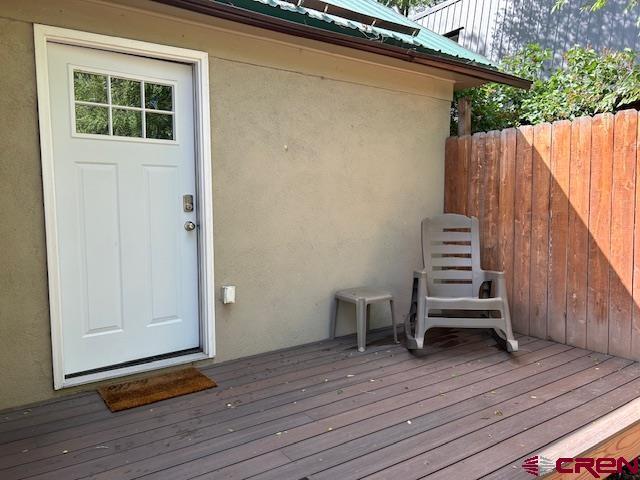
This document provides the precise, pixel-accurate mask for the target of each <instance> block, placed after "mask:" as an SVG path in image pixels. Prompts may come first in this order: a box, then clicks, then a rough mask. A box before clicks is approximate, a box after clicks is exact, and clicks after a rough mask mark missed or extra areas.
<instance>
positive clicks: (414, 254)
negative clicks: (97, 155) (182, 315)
mask: <svg viewBox="0 0 640 480" xmlns="http://www.w3.org/2000/svg"><path fill="white" fill-rule="evenodd" d="M145 5H146V4H145V3H144V2H136V3H134V4H133V6H134V7H136V8H137V7H140V6H145ZM136 8H133V9H132V8H121V6H114V5H110V4H106V3H103V2H89V1H71V0H64V1H50V2H39V1H35V0H19V1H13V0H11V1H4V2H2V4H0V65H2V70H1V72H0V92H2V95H0V112H3V114H2V115H0V145H1V146H2V148H1V149H0V205H1V206H2V221H1V222H0V367H1V368H2V380H1V383H0V408H4V407H9V406H13V405H17V404H23V403H28V402H34V401H38V400H41V399H46V398H49V397H52V396H54V395H58V394H60V392H54V391H53V389H52V374H51V348H50V328H49V315H48V300H47V296H48V293H47V269H46V251H45V234H44V218H43V206H42V202H43V200H42V178H41V167H40V155H39V139H38V124H37V109H36V87H35V64H34V52H33V23H34V22H35V23H44V24H49V25H56V26H61V27H68V28H75V29H80V30H87V31H92V32H96V33H105V34H112V35H117V36H123V37H127V38H135V39H140V40H146V41H152V42H158V43H165V44H170V45H175V46H181V47H186V48H194V49H199V50H205V51H207V52H209V54H210V66H211V68H210V81H211V115H212V118H211V124H212V158H213V171H214V217H215V219H214V231H215V281H216V291H215V292H212V294H215V295H216V296H218V295H219V292H218V290H219V286H220V285H222V284H234V285H236V286H237V289H238V290H237V303H236V304H235V305H230V306H223V305H222V304H221V303H219V302H218V303H217V307H216V336H217V352H218V355H217V358H216V361H223V360H228V359H231V358H235V357H239V356H244V355H250V354H255V353H259V352H262V351H267V350H273V349H277V348H282V347H286V346H291V345H295V344H300V343H305V342H310V341H314V340H319V339H322V338H325V337H326V336H327V334H328V324H329V315H330V311H331V302H332V292H333V291H335V290H336V289H339V288H344V287H349V286H356V285H361V284H372V285H384V286H386V287H388V288H389V289H391V290H392V291H393V292H394V293H395V294H396V295H397V299H398V313H400V314H403V313H404V312H405V311H406V308H407V304H408V300H409V298H408V297H409V295H410V291H409V288H410V280H411V272H412V269H413V268H414V267H416V266H418V265H419V259H420V254H419V240H420V237H419V222H420V219H421V218H422V217H423V216H426V215H431V214H435V213H438V212H440V211H441V209H442V197H443V176H444V172H443V169H444V166H443V162H444V139H445V137H446V135H447V133H448V115H449V99H450V98H451V92H452V84H451V83H450V82H449V81H444V80H438V79H435V78H433V77H431V76H428V75H426V74H425V72H421V71H420V70H419V69H417V68H415V67H412V69H413V70H414V71H405V70H400V69H399V68H398V65H397V64H395V63H393V62H390V61H389V63H386V64H384V65H383V64H380V63H385V61H382V62H381V61H380V60H379V59H376V58H375V57H366V56H363V55H360V54H359V58H358V59H357V60H356V59H349V58H347V56H346V55H348V54H350V52H349V51H348V50H344V49H339V48H335V47H331V49H330V50H331V53H330V54H329V53H327V52H323V51H321V50H322V49H323V47H322V45H319V44H314V43H313V42H306V41H305V42H302V45H303V46H302V47H300V45H297V46H296V45H291V44H287V43H286V41H287V38H286V37H284V36H281V37H278V36H276V35H266V36H265V37H264V38H261V37H259V36H256V34H260V32H259V31H258V30H252V29H249V28H240V27H237V26H234V25H233V24H230V23H227V22H222V21H217V20H210V19H204V20H202V22H203V23H202V24H200V23H197V22H199V21H200V20H199V19H198V17H196V16H194V15H191V14H184V15H182V14H180V15H178V16H183V17H184V18H171V17H168V16H165V15H164V13H163V12H170V11H169V10H168V8H167V7H163V6H157V5H152V6H151V8H153V9H155V10H157V11H158V14H157V15H156V14H154V15H149V14H143V12H141V11H138V10H136ZM343 312H344V315H342V318H341V321H340V325H341V329H342V331H343V332H347V331H353V330H354V321H353V319H352V315H353V312H352V311H351V310H350V309H347V308H345V309H343ZM374 313H375V314H376V320H375V322H374V325H382V324H385V323H388V318H387V316H386V312H385V311H383V310H382V309H380V310H378V309H375V310H374ZM85 388H86V387H85ZM66 392H69V390H66V391H65V392H63V393H66Z"/></svg>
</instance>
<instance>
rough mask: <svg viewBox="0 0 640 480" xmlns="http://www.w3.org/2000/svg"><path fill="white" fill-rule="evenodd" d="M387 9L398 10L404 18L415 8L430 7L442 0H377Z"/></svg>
mask: <svg viewBox="0 0 640 480" xmlns="http://www.w3.org/2000/svg"><path fill="white" fill-rule="evenodd" d="M378 1H379V2H380V3H382V4H383V5H385V6H387V7H392V8H395V9H396V10H398V11H399V12H400V13H401V14H402V15H404V16H405V17H408V16H409V12H410V11H411V9H413V8H415V7H431V6H433V5H435V4H436V3H439V1H440V2H441V1H442V0H378Z"/></svg>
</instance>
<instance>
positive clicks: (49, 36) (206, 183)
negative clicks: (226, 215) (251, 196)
mask: <svg viewBox="0 0 640 480" xmlns="http://www.w3.org/2000/svg"><path fill="white" fill-rule="evenodd" d="M33 35H34V41H35V60H36V80H37V92H38V116H39V122H40V150H41V157H42V185H43V192H44V211H45V231H46V238H47V269H48V275H49V310H50V317H51V347H52V354H53V355H52V356H53V382H54V388H55V389H56V390H58V389H60V388H65V387H69V386H72V385H79V384H82V383H89V382H94V381H98V380H103V379H106V378H113V377H116V376H122V375H129V374H132V373H137V372H142V371H147V370H152V369H156V368H163V367H167V366H170V365H177V364H181V363H187V362H193V361H196V360H202V359H205V358H212V357H214V356H215V338H214V335H215V328H214V326H215V298H214V293H213V292H214V288H213V285H214V278H213V273H214V266H213V181H212V172H211V170H212V169H211V129H210V122H209V58H208V54H207V53H206V52H200V51H197V50H187V49H184V48H177V47H171V46H167V45H157V44H154V43H147V42H141V41H138V40H129V39H125V38H118V37H111V36H107V35H99V34H95V33H88V32H82V31H78V30H69V29H65V28H58V27H51V26H47V25H38V24H35V25H34V27H33ZM49 43H62V44H66V45H75V46H81V47H89V48H96V49H101V50H107V51H110V52H119V53H126V54H131V55H139V56H144V57H150V58H155V59H160V60H169V61H174V62H182V63H187V64H190V65H192V67H193V78H194V92H195V99H194V101H195V117H196V118H195V127H196V128H195V130H196V139H195V147H196V148H195V154H196V173H197V182H198V189H199V191H198V195H197V198H198V199H199V202H200V204H199V205H198V208H197V212H198V217H199V218H198V223H199V227H200V228H199V229H198V243H199V252H198V254H199V255H198V263H199V269H198V271H199V289H200V295H199V298H200V309H199V310H200V347H201V348H202V353H197V354H191V355H185V356H181V357H175V358H169V359H164V360H158V361H155V362H150V363H145V364H141V365H135V366H131V367H125V368H121V369H116V370H110V371H108V372H101V373H96V374H91V375H86V376H82V377H75V378H70V379H65V378H64V368H63V365H64V362H63V347H62V312H61V301H60V298H61V297H60V294H61V291H60V268H59V265H58V258H59V248H58V232H57V227H56V225H57V221H56V211H55V197H54V192H55V178H54V169H53V137H52V132H51V111H50V103H49V73H48V60H47V45H48V44H49Z"/></svg>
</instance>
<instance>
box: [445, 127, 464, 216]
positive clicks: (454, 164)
mask: <svg viewBox="0 0 640 480" xmlns="http://www.w3.org/2000/svg"><path fill="white" fill-rule="evenodd" d="M444 152H445V153H444V177H445V178H457V177H458V175H459V174H460V173H459V170H460V165H459V160H458V139H457V138H456V137H449V138H447V141H446V143H445V147H444ZM463 183H466V181H464V182H463V181H461V180H460V179H457V181H456V182H452V181H449V182H445V184H444V213H458V208H459V206H458V202H459V201H460V200H459V198H460V197H459V196H458V195H457V188H456V187H457V185H458V184H463Z"/></svg>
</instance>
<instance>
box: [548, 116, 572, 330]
mask: <svg viewBox="0 0 640 480" xmlns="http://www.w3.org/2000/svg"><path fill="white" fill-rule="evenodd" d="M552 136H553V138H552V145H551V177H552V180H551V185H550V187H549V277H548V278H549V280H548V285H549V292H548V295H547V301H548V307H547V311H548V314H547V319H548V328H547V330H548V333H549V337H550V338H551V339H552V340H554V341H556V342H562V343H564V342H565V341H566V323H567V231H568V229H569V159H570V158H571V122H569V121H566V120H563V121H559V122H555V123H554V124H553V133H552Z"/></svg>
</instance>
